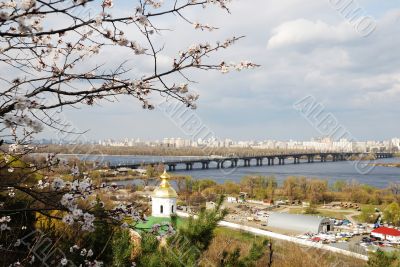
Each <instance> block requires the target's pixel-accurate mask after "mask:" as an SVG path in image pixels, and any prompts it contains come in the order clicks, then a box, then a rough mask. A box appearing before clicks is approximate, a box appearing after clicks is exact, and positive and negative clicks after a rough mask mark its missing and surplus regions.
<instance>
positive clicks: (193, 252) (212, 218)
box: [137, 198, 226, 267]
mask: <svg viewBox="0 0 400 267" xmlns="http://www.w3.org/2000/svg"><path fill="white" fill-rule="evenodd" d="M222 200H223V198H221V199H220V200H219V201H218V203H217V205H216V207H215V209H213V210H202V211H201V212H200V213H199V214H198V216H197V218H194V217H190V218H189V219H188V221H187V223H186V224H184V225H182V226H181V227H179V228H178V230H177V232H176V234H175V235H173V236H171V237H169V238H167V240H166V241H165V242H163V241H159V240H158V239H157V238H156V237H154V236H151V235H148V234H145V235H144V236H143V238H142V252H141V254H140V255H139V257H138V259H137V263H138V266H161V267H164V266H182V267H183V266H195V265H196V264H197V263H198V261H199V259H200V257H201V255H202V253H203V252H204V251H205V250H207V248H208V246H209V245H210V243H211V241H212V239H213V237H214V230H215V228H216V227H217V224H218V222H219V221H220V220H222V219H223V218H224V216H225V215H226V210H221V204H222Z"/></svg>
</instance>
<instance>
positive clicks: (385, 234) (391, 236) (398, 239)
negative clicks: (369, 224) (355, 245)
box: [371, 227, 400, 243]
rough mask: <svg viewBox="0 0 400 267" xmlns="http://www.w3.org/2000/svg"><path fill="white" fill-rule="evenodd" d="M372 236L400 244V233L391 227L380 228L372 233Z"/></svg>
mask: <svg viewBox="0 0 400 267" xmlns="http://www.w3.org/2000/svg"><path fill="white" fill-rule="evenodd" d="M371 236H373V237H378V238H380V239H382V240H388V241H391V242H394V243H400V231H399V230H396V229H394V228H389V227H379V228H376V229H374V230H373V231H372V232H371Z"/></svg>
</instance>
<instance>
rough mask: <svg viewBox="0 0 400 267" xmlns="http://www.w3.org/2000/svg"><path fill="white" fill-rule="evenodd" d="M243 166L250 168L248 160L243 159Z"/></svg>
mask: <svg viewBox="0 0 400 267" xmlns="http://www.w3.org/2000/svg"><path fill="white" fill-rule="evenodd" d="M244 166H245V167H250V159H244Z"/></svg>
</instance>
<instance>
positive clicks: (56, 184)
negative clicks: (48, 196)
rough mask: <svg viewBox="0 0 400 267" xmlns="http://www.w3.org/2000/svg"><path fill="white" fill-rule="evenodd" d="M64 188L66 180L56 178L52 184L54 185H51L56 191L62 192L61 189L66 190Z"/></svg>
mask: <svg viewBox="0 0 400 267" xmlns="http://www.w3.org/2000/svg"><path fill="white" fill-rule="evenodd" d="M64 186H65V183H64V180H63V179H61V178H58V177H57V178H55V179H54V180H53V182H52V184H51V187H52V188H53V189H54V190H56V191H57V190H60V189H63V188H64Z"/></svg>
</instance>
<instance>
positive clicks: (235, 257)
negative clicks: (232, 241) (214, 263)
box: [219, 240, 272, 267]
mask: <svg viewBox="0 0 400 267" xmlns="http://www.w3.org/2000/svg"><path fill="white" fill-rule="evenodd" d="M269 243H270V241H268V240H264V241H263V242H261V243H259V242H253V244H252V246H251V249H250V251H249V253H248V255H246V256H243V255H241V253H240V249H239V248H236V249H234V250H233V251H232V252H227V251H223V252H222V258H221V260H220V263H219V267H252V266H256V262H257V261H258V260H259V259H261V257H263V256H264V255H265V254H266V253H267V251H268V250H266V249H265V248H266V247H267V245H268V244H269ZM271 249H272V246H269V250H271ZM271 262H272V261H271Z"/></svg>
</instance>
